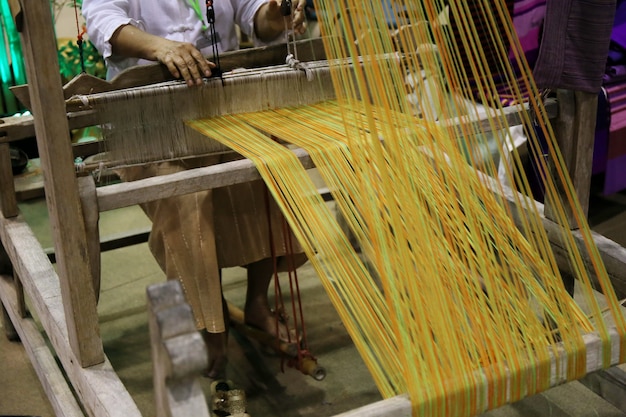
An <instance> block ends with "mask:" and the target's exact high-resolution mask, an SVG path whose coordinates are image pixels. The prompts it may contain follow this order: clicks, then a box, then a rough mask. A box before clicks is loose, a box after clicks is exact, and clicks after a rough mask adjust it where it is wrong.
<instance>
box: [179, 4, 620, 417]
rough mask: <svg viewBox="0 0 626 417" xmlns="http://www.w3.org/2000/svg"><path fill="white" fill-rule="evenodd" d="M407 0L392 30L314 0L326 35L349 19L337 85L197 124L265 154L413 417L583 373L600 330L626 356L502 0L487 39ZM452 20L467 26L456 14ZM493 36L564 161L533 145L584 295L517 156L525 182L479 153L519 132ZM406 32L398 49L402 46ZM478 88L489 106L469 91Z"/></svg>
mask: <svg viewBox="0 0 626 417" xmlns="http://www.w3.org/2000/svg"><path fill="white" fill-rule="evenodd" d="M412 3H413V2H406V3H404V4H401V5H398V4H397V3H395V2H394V3H393V4H394V5H395V6H394V7H397V8H398V10H397V11H401V12H402V13H399V16H401V17H400V20H399V23H401V24H402V23H405V24H406V28H404V30H403V31H402V32H400V33H399V34H398V35H397V38H395V39H393V37H392V33H391V32H392V31H390V30H388V28H387V24H386V21H385V19H384V18H385V12H384V11H383V10H382V2H380V1H364V0H345V1H325V0H321V1H320V2H319V3H318V7H319V8H320V9H321V10H323V11H324V13H321V14H320V16H321V19H322V20H321V25H322V33H323V34H325V35H341V36H328V37H327V38H325V39H327V44H326V51H327V54H328V56H329V57H330V58H333V57H335V58H343V57H345V56H351V57H352V59H353V61H354V62H359V64H358V65H357V64H355V65H345V64H344V63H343V61H337V62H335V61H332V60H331V61H329V65H330V66H331V69H332V71H331V74H332V76H333V84H334V89H335V93H336V96H337V99H336V100H332V101H324V102H322V103H317V104H311V105H309V106H301V107H286V108H281V109H274V110H267V111H263V112H257V113H247V114H239V115H228V116H221V117H215V118H207V119H198V120H192V121H189V122H187V124H188V126H190V127H192V128H194V129H195V130H197V131H199V132H201V133H202V134H204V135H206V136H207V137H209V138H211V139H212V140H215V141H218V142H219V143H222V144H224V145H226V146H228V147H229V148H232V149H234V150H235V151H237V152H239V153H240V154H242V155H243V156H245V157H247V158H250V159H251V160H252V161H254V163H255V164H256V166H257V167H258V169H259V172H260V173H261V175H262V177H263V178H264V180H265V182H266V183H267V185H268V188H269V190H270V192H271V193H272V195H273V196H274V198H275V199H276V200H277V202H278V204H279V206H280V207H281V209H282V210H283V212H284V213H285V216H286V218H287V221H288V222H289V224H290V226H291V227H292V229H293V230H294V233H295V235H296V237H297V238H298V239H299V241H300V243H301V244H302V245H303V247H304V248H305V251H306V252H307V255H308V256H309V259H310V261H311V263H312V265H313V266H314V267H315V269H316V270H317V272H318V274H319V276H320V279H321V281H322V283H323V284H324V286H325V288H326V290H327V293H328V294H329V297H330V299H331V301H332V302H333V305H334V306H335V308H336V309H337V311H338V312H339V314H340V315H341V317H342V320H343V322H344V323H345V325H346V328H347V329H348V331H349V332H350V335H351V336H352V338H353V340H354V342H355V345H356V346H357V348H358V350H359V352H360V353H361V355H362V357H363V359H364V361H365V363H366V365H367V366H368V368H369V369H370V372H371V374H372V376H373V378H374V379H375V381H376V383H377V385H378V387H379V389H380V391H381V393H382V395H383V396H385V397H389V396H393V395H397V394H400V393H408V394H409V396H410V398H411V401H412V403H413V404H414V410H413V411H414V415H416V416H417V415H420V416H421V415H433V416H435V415H440V416H470V415H474V414H477V413H479V412H482V411H484V410H487V409H491V408H494V407H497V406H499V405H502V404H504V403H507V402H510V401H514V400H516V399H520V398H523V397H524V396H527V395H531V394H533V393H536V392H539V391H542V390H545V389H547V388H548V387H549V386H551V385H552V384H554V383H558V382H563V381H565V380H571V379H575V378H579V377H581V376H582V375H584V374H585V372H586V369H587V363H586V353H587V352H586V344H585V340H587V338H588V336H589V335H592V334H594V335H597V336H598V337H599V338H600V339H601V341H602V344H603V351H602V358H601V362H602V366H604V367H607V366H609V365H610V363H611V355H612V354H615V352H612V350H611V336H610V333H611V331H616V332H617V334H619V338H620V342H621V345H620V352H619V361H620V362H624V360H625V359H626V357H625V356H626V355H625V350H624V335H625V334H626V331H625V330H626V324H625V323H624V317H623V314H622V311H621V306H620V305H619V302H618V301H617V299H616V297H615V294H614V292H613V290H612V287H611V283H610V281H609V279H608V275H607V273H606V270H605V268H604V265H603V263H602V261H601V259H600V256H599V253H598V250H597V248H596V246H595V243H594V241H593V238H592V234H591V232H590V230H589V227H588V225H587V224H586V221H585V217H584V215H583V214H582V211H581V209H580V206H579V204H578V202H577V200H576V198H575V193H574V190H573V186H572V185H571V182H570V181H569V179H568V176H567V173H566V172H567V171H566V169H565V166H564V163H563V160H562V157H561V156H560V154H559V151H558V148H557V146H556V142H555V139H554V134H553V132H552V131H551V129H550V125H549V121H548V120H547V116H546V112H545V109H544V108H543V105H542V103H541V102H540V101H539V100H536V98H538V97H539V96H540V93H539V91H538V90H537V88H536V86H535V85H534V84H533V81H532V77H531V76H530V72H529V70H528V68H527V65H526V64H525V63H524V61H523V59H524V58H523V54H522V53H521V50H520V48H519V45H518V42H517V41H516V39H515V34H514V31H513V27H512V25H511V22H510V17H509V16H508V12H507V10H506V7H505V5H504V4H503V3H501V2H493V4H492V3H491V2H478V3H479V4H480V5H479V6H477V7H479V11H480V14H481V16H483V18H484V21H483V22H482V24H483V25H485V26H487V27H488V30H487V39H486V40H485V39H479V38H478V37H477V35H476V34H475V33H476V30H475V29H476V26H475V25H476V22H475V21H473V18H472V13H471V10H470V8H469V7H468V6H467V2H465V1H460V0H459V1H451V2H450V8H449V13H448V14H447V15H445V13H444V14H442V9H443V7H442V6H443V4H442V2H440V1H425V2H420V3H421V4H423V8H422V7H418V6H416V5H414V4H412ZM348 11H358V13H356V12H348ZM337 16H339V18H336V17H337ZM403 19H406V21H404V20H403ZM452 20H453V21H454V22H455V24H456V25H457V29H458V31H459V33H460V34H461V36H460V38H455V37H453V36H452V35H451V31H450V30H448V29H449V28H448V29H447V28H446V26H449V24H450V23H449V22H450V21H452ZM426 22H428V23H426ZM416 23H419V24H416ZM502 28H504V33H502ZM339 39H342V40H341V41H339ZM484 42H489V43H490V44H491V45H492V46H493V48H492V50H495V51H496V53H497V56H499V59H498V60H497V62H496V67H497V68H498V71H499V72H500V73H501V74H502V75H503V78H504V79H505V80H506V82H507V83H508V84H509V87H510V90H511V91H512V92H513V93H512V94H513V96H514V97H515V100H514V101H515V102H517V103H523V102H527V104H528V106H529V107H530V113H532V114H533V115H534V119H535V120H532V119H531V117H530V116H529V115H528V114H526V113H524V112H522V113H521V119H522V120H521V123H522V124H523V125H524V126H525V131H526V134H527V135H528V137H529V145H528V146H537V143H539V141H538V138H537V134H536V133H535V130H534V129H533V126H535V125H536V126H537V129H539V130H540V131H541V133H542V134H543V135H545V136H546V137H547V140H548V143H549V157H550V160H551V161H552V162H553V165H554V166H548V165H547V164H546V162H545V161H544V160H539V161H537V164H539V166H540V168H541V169H542V171H543V173H545V175H546V178H545V187H546V193H547V199H548V200H549V201H550V202H551V203H552V204H554V205H555V213H556V215H557V216H558V217H559V218H560V219H562V222H563V224H566V221H565V220H564V219H565V217H566V216H565V209H564V207H566V206H571V207H573V209H574V212H575V214H576V216H575V217H576V221H577V227H578V228H579V229H580V231H581V234H582V235H583V237H584V244H583V245H582V247H579V246H578V244H577V243H576V241H575V240H574V238H573V237H572V234H571V233H570V232H569V230H564V231H563V233H562V235H561V236H559V239H561V241H562V244H563V246H564V248H565V250H566V252H567V257H568V262H569V263H570V264H571V269H572V270H573V271H574V275H575V277H576V279H577V292H578V293H579V294H580V296H577V299H576V300H574V299H572V297H570V296H569V295H568V294H567V291H566V290H565V288H564V285H563V282H562V280H561V272H560V271H559V268H558V265H557V261H556V259H555V255H554V253H553V252H552V249H551V244H550V240H549V238H548V236H547V234H546V231H545V229H544V227H543V222H542V213H541V212H540V210H539V209H538V208H537V205H535V204H534V203H532V202H529V200H528V198H527V197H524V195H526V196H528V195H531V192H530V187H529V183H528V180H527V178H526V177H525V173H524V169H523V166H522V158H521V157H520V155H519V154H518V153H516V152H512V153H511V162H510V163H509V164H504V165H503V167H504V169H505V174H506V175H505V177H506V178H507V179H508V182H509V183H510V184H512V186H513V187H514V188H515V189H514V191H519V193H517V192H513V193H510V192H509V189H508V188H507V187H505V186H504V185H503V184H502V183H500V182H498V181H496V180H495V179H494V178H492V177H491V176H492V175H494V174H495V173H496V172H497V171H498V166H497V164H496V161H495V160H494V159H493V158H490V157H485V156H484V153H483V152H481V151H480V149H481V147H483V146H484V143H485V138H486V137H490V138H491V140H492V141H493V142H495V144H496V148H497V149H498V150H499V154H500V156H501V157H502V156H504V155H507V154H509V149H510V147H511V146H510V138H509V137H508V136H507V132H509V131H510V130H511V126H510V125H509V122H508V121H507V119H506V117H504V114H505V108H504V107H503V106H502V105H501V104H500V103H499V102H498V101H497V100H494V98H495V97H496V96H497V86H496V85H495V83H494V80H493V76H492V74H491V73H490V71H491V70H492V69H493V68H490V67H489V63H488V59H487V57H486V54H485V52H484V49H483V48H484ZM509 44H511V46H510V48H512V50H513V55H514V56H515V57H516V58H517V59H518V60H519V61H520V62H521V67H522V69H523V70H524V71H522V73H521V74H520V75H518V74H516V73H515V71H514V70H513V68H512V66H511V64H510V62H509V58H508V57H509ZM398 47H399V48H400V49H401V51H402V59H401V60H398V59H391V58H393V57H394V54H395V52H396V51H397V48H398ZM461 56H465V57H466V58H465V60H462V59H461V58H460V57H461ZM492 64H493V63H492ZM409 77H410V82H411V83H413V85H414V87H415V89H416V90H417V91H418V92H419V93H422V96H420V101H419V102H418V106H417V108H416V106H415V105H414V104H415V103H411V102H410V101H409V100H407V96H408V94H409V91H407V84H410V83H409V82H407V80H408V79H409ZM476 85H477V86H478V88H477V90H476V88H475V86H476ZM474 90H476V91H477V94H478V96H479V100H480V101H482V102H483V103H486V104H488V105H478V104H476V102H472V100H470V99H468V96H469V92H470V91H474ZM523 91H526V92H530V97H531V98H532V99H531V100H528V99H527V98H526V97H525V96H524V95H523V93H522V92H523ZM477 118H482V119H483V120H484V123H474V122H472V120H475V119H477ZM450 121H453V123H452V122H450ZM264 132H270V133H271V134H272V135H273V136H275V137H277V138H279V139H280V140H281V141H284V142H287V143H290V144H293V145H295V146H298V147H302V148H304V149H306V150H307V151H308V152H309V154H310V155H311V157H312V159H313V161H314V162H315V164H316V167H317V168H318V170H319V172H320V174H321V176H322V177H323V179H324V181H325V182H326V185H327V186H328V188H329V189H330V190H331V192H332V193H333V197H334V200H335V202H336V206H337V210H338V211H339V212H340V213H341V215H342V216H343V217H344V218H345V221H346V223H347V225H348V226H349V229H350V232H351V233H352V234H354V236H355V237H356V239H357V240H358V242H359V244H360V247H361V249H362V250H361V252H362V253H357V252H356V251H355V250H354V248H353V247H352V246H351V244H350V240H349V238H348V236H346V234H345V232H344V230H342V228H341V227H340V225H339V224H338V222H337V220H336V218H335V216H334V213H333V211H332V210H331V209H330V208H329V206H328V205H327V204H326V203H325V202H324V201H323V200H322V198H321V197H320V196H319V195H318V193H317V190H316V187H315V186H314V184H313V182H312V181H311V179H310V177H309V174H308V173H307V172H306V171H305V170H304V169H303V168H302V165H301V164H300V163H299V161H298V160H297V158H295V156H294V154H293V153H292V152H291V151H290V150H289V149H288V148H287V147H285V146H283V145H281V144H279V143H277V142H275V141H273V140H271V139H270V138H269V137H268V135H267V134H266V133H264ZM478 168H480V169H478ZM559 190H564V192H565V195H566V198H565V200H564V201H562V200H561V198H560V197H559V195H560V194H559ZM507 193H509V194H511V198H512V199H513V201H514V203H515V207H517V209H514V208H512V207H511V206H510V205H509V204H508V203H507V201H506V200H505V198H504V197H503V196H504V195H506V194H507ZM519 213H523V216H522V217H521V218H519V220H518V221H517V222H516V221H515V220H514V219H515V217H519ZM584 254H586V255H587V256H586V257H588V258H590V259H591V265H590V266H587V265H585V263H584V261H583V258H584V256H583V255H584ZM592 275H593V276H595V277H596V280H597V281H598V282H599V284H600V285H599V287H598V288H594V286H593V285H592V279H591V276H592ZM597 291H599V293H601V294H602V299H603V300H604V302H606V304H607V307H606V308H605V309H603V307H602V306H601V305H600V303H599V301H598V297H597V295H598V294H599V293H598V292H597ZM612 329H613V330H612Z"/></svg>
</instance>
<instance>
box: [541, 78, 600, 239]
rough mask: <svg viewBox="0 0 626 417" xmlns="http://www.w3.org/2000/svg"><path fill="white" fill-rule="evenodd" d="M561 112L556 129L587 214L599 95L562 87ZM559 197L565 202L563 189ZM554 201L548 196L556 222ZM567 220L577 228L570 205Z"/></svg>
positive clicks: (549, 213)
mask: <svg viewBox="0 0 626 417" xmlns="http://www.w3.org/2000/svg"><path fill="white" fill-rule="evenodd" d="M557 102H558V106H559V114H558V116H557V118H556V120H555V122H554V132H555V135H556V139H557V143H558V146H559V149H560V151H561V154H562V156H563V160H564V161H565V166H566V167H567V169H568V172H569V175H570V178H571V180H572V183H573V185H574V190H575V191H576V197H577V198H578V201H579V203H580V206H581V208H582V212H583V214H584V216H585V218H586V217H587V213H588V210H589V193H590V187H591V169H592V163H593V146H594V142H595V128H596V114H597V111H598V95H597V94H592V93H585V92H582V91H571V90H558V91H557ZM559 193H560V194H561V195H560V196H559V197H560V198H561V199H563V201H564V202H566V201H567V200H566V199H565V198H564V195H563V193H562V190H559ZM553 204H554V203H553V202H551V201H550V199H549V198H546V205H545V216H546V217H547V218H548V219H550V220H553V221H556V215H555V213H554V210H553ZM566 210H567V211H566V215H567V223H568V224H564V225H563V226H565V227H569V228H570V229H577V228H578V227H577V226H576V221H575V217H574V214H573V213H574V212H573V210H572V207H571V206H570V207H567V206H566Z"/></svg>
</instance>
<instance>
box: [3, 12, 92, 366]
mask: <svg viewBox="0 0 626 417" xmlns="http://www.w3.org/2000/svg"><path fill="white" fill-rule="evenodd" d="M13 14H14V15H16V13H15V11H13ZM20 14H21V19H22V21H21V22H19V23H20V24H21V25H22V32H21V37H22V44H23V46H24V48H23V51H24V60H25V63H26V68H27V77H28V82H29V92H30V98H31V107H32V113H33V116H34V122H35V133H36V137H37V146H38V148H39V155H40V159H41V167H42V171H43V175H44V188H45V192H46V199H47V203H48V212H49V216H50V224H51V227H52V235H53V239H54V247H55V253H56V255H57V268H58V272H59V279H60V285H61V295H62V298H63V308H64V311H65V321H66V324H67V330H68V338H69V344H70V346H71V349H72V351H73V352H74V354H75V356H76V358H77V360H78V362H79V363H80V365H81V366H83V367H86V366H90V365H95V364H98V363H102V362H103V361H104V352H103V348H102V340H101V338H100V328H99V324H98V315H97V310H96V297H95V294H94V289H93V284H92V280H91V268H90V266H89V254H88V251H87V243H86V242H87V237H86V232H85V223H84V217H83V212H82V206H81V202H80V199H79V196H78V184H77V180H76V175H75V173H74V157H73V155H72V148H71V139H70V134H69V126H68V122H67V115H66V112H65V100H64V97H63V88H62V80H61V76H60V73H59V71H58V68H59V63H58V58H57V45H56V42H55V39H56V37H55V35H54V30H53V27H52V15H51V11H50V3H49V1H48V0H22V2H21V11H20ZM18 27H19V25H18Z"/></svg>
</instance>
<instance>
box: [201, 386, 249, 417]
mask: <svg viewBox="0 0 626 417" xmlns="http://www.w3.org/2000/svg"><path fill="white" fill-rule="evenodd" d="M209 407H210V409H211V415H212V416H213V417H227V416H231V417H250V415H249V414H247V413H246V393H245V392H244V390H241V389H235V388H233V383H232V382H231V381H226V380H217V381H213V383H212V384H211V400H210V403H209Z"/></svg>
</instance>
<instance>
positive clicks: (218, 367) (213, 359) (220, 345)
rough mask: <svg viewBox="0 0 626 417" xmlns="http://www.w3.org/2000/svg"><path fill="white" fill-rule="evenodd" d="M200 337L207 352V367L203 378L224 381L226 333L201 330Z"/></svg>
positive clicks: (226, 359) (226, 357) (226, 360)
mask: <svg viewBox="0 0 626 417" xmlns="http://www.w3.org/2000/svg"><path fill="white" fill-rule="evenodd" d="M202 337H203V338H204V342H205V343H206V345H207V349H208V352H209V366H208V367H207V370H206V372H205V374H204V376H206V377H207V378H211V379H225V378H226V364H227V363H228V356H227V345H228V337H227V333H225V332H224V333H209V332H207V331H206V330H203V331H202Z"/></svg>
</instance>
